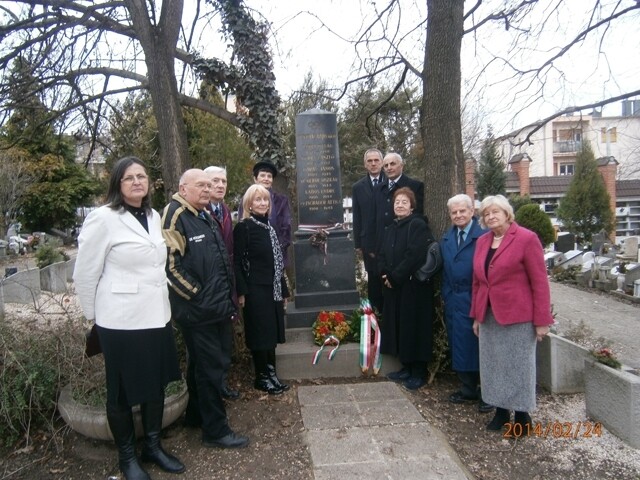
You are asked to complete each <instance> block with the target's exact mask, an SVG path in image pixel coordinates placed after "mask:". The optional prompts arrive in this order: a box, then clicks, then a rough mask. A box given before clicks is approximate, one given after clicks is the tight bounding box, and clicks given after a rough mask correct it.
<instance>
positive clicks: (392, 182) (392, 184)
mask: <svg viewBox="0 0 640 480" xmlns="http://www.w3.org/2000/svg"><path fill="white" fill-rule="evenodd" d="M395 186H396V182H395V181H393V180H389V190H393V187H395Z"/></svg>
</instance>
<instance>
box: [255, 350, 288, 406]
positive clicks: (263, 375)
mask: <svg viewBox="0 0 640 480" xmlns="http://www.w3.org/2000/svg"><path fill="white" fill-rule="evenodd" d="M251 355H252V356H253V366H254V368H255V371H256V380H255V381H254V382H253V386H254V388H256V389H257V390H261V391H263V392H267V393H268V394H269V395H280V394H281V393H282V392H283V390H282V389H281V388H278V387H276V386H275V385H274V384H273V382H272V381H271V378H270V377H269V370H268V368H267V352H266V351H265V350H253V351H252V352H251Z"/></svg>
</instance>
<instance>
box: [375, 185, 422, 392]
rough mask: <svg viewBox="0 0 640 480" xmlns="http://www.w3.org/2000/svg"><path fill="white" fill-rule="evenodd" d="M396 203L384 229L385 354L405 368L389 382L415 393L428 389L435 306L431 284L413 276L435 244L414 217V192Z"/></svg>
mask: <svg viewBox="0 0 640 480" xmlns="http://www.w3.org/2000/svg"><path fill="white" fill-rule="evenodd" d="M393 198H394V205H393V208H394V213H395V215H396V219H395V220H394V222H393V223H392V224H391V225H389V226H388V227H387V228H386V230H385V237H384V243H383V245H382V249H381V251H380V252H379V255H378V259H379V264H378V267H379V272H380V274H381V276H382V283H383V295H384V309H383V312H382V321H381V352H382V353H385V354H390V355H395V356H397V357H398V359H399V360H400V362H401V363H402V369H401V370H399V371H397V372H392V373H390V374H389V375H388V378H389V379H391V380H393V381H396V382H402V384H403V386H404V387H405V388H407V389H410V390H416V389H418V388H420V387H421V386H423V385H424V384H425V383H426V375H427V363H428V362H429V360H431V356H432V351H433V330H432V325H433V315H434V303H433V286H432V285H431V283H430V282H420V281H418V279H416V278H415V277H414V276H413V273H414V272H415V271H416V270H417V269H418V268H419V267H420V266H421V265H422V264H424V262H425V258H426V254H427V247H428V245H429V243H431V242H432V241H434V239H433V235H432V234H431V230H430V229H429V226H428V225H427V222H426V220H425V219H424V218H423V217H421V216H420V215H417V214H414V213H413V209H414V208H415V205H416V199H415V195H414V193H413V191H412V190H411V189H409V188H407V187H403V188H400V189H398V190H397V191H396V192H395V194H394V196H393Z"/></svg>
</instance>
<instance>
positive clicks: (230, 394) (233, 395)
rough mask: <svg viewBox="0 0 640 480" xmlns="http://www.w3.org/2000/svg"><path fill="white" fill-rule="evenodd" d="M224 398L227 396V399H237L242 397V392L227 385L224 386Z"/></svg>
mask: <svg viewBox="0 0 640 480" xmlns="http://www.w3.org/2000/svg"><path fill="white" fill-rule="evenodd" d="M221 392H222V398H226V399H227V400H237V399H239V398H240V392H239V391H238V390H233V389H231V388H229V387H228V386H227V385H225V386H224V387H222V391H221Z"/></svg>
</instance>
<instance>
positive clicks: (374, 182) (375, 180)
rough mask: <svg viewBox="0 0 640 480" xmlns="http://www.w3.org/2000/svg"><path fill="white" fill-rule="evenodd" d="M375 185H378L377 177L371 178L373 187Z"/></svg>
mask: <svg viewBox="0 0 640 480" xmlns="http://www.w3.org/2000/svg"><path fill="white" fill-rule="evenodd" d="M377 185H378V179H377V178H374V179H373V186H374V187H375V186H377Z"/></svg>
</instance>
